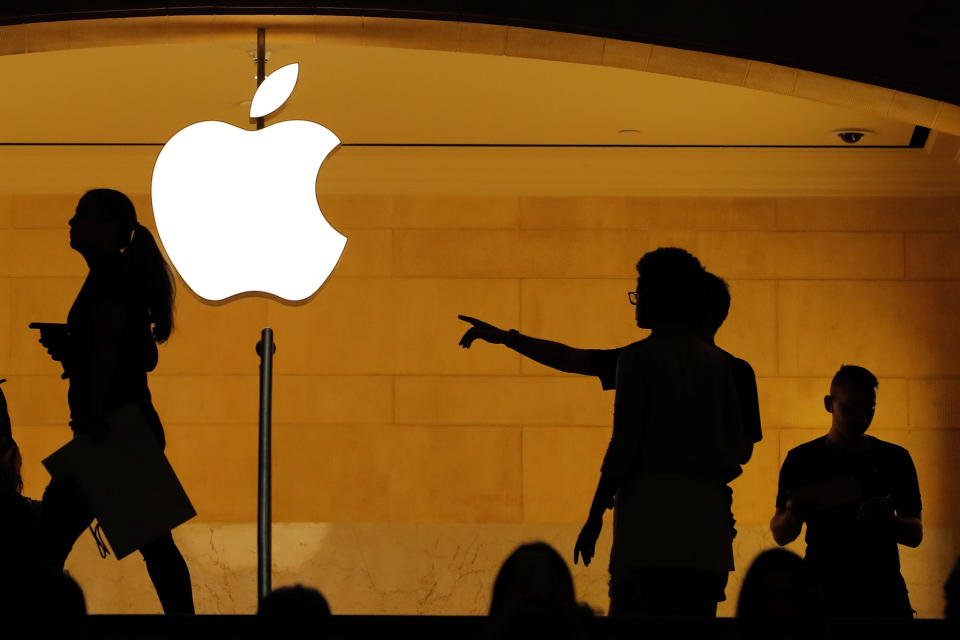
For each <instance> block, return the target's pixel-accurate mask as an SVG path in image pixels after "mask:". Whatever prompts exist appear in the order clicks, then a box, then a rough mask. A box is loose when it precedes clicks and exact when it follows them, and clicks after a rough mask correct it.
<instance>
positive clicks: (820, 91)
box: [794, 70, 895, 116]
mask: <svg viewBox="0 0 960 640" xmlns="http://www.w3.org/2000/svg"><path fill="white" fill-rule="evenodd" d="M894 93H895V92H894V90H893V89H886V88H883V87H878V86H875V85H870V84H865V83H862V82H853V81H851V80H845V79H843V78H837V77H834V76H827V75H823V74H821V73H813V72H812V71H803V70H800V71H798V72H797V84H796V89H795V90H794V95H796V96H797V97H800V98H808V99H810V100H818V101H820V102H826V103H828V104H837V105H842V106H845V107H852V108H854V109H859V110H861V111H868V112H871V113H877V114H880V115H882V116H886V115H887V113H888V111H889V109H890V104H891V102H892V101H893V94H894Z"/></svg>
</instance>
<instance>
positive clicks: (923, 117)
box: [887, 91, 941, 127]
mask: <svg viewBox="0 0 960 640" xmlns="http://www.w3.org/2000/svg"><path fill="white" fill-rule="evenodd" d="M940 104H941V103H940V101H938V100H931V99H930V98H924V97H923V96H917V95H913V94H911V93H904V92H903V91H895V92H894V94H893V101H892V102H891V103H890V111H889V112H888V113H887V116H888V117H890V118H893V119H895V120H900V121H902V122H911V123H914V124H918V125H920V126H923V127H933V125H934V122H935V121H936V119H937V111H938V110H939V108H940Z"/></svg>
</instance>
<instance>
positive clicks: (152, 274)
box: [70, 189, 174, 342]
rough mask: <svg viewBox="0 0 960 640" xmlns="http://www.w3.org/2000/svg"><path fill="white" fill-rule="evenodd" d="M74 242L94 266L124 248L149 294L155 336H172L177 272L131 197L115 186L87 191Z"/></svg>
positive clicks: (72, 226) (80, 205) (73, 224)
mask: <svg viewBox="0 0 960 640" xmlns="http://www.w3.org/2000/svg"><path fill="white" fill-rule="evenodd" d="M70 246H71V247H72V248H74V249H76V250H77V251H78V252H80V254H81V255H82V256H83V257H84V259H85V260H86V261H87V264H89V265H90V266H91V267H92V266H93V265H94V264H95V263H96V262H97V261H98V260H99V259H100V258H102V257H103V256H105V255H108V254H112V253H117V252H121V251H122V252H123V253H124V254H125V255H126V256H128V257H129V258H130V261H131V263H132V264H133V266H134V269H136V274H137V280H138V284H140V285H141V286H142V287H143V292H144V293H145V294H146V299H147V303H148V305H149V307H150V321H151V324H152V325H153V336H154V338H155V339H156V341H157V342H165V341H166V340H167V338H169V337H170V332H171V331H172V330H173V299H174V285H173V275H172V273H171V271H170V265H169V264H167V261H166V260H165V259H164V257H163V254H161V253H160V249H159V247H157V242H156V240H154V238H153V234H152V233H150V230H149V229H147V228H146V227H144V226H143V225H142V224H140V223H139V222H137V212H136V209H135V208H134V206H133V203H132V202H130V198H128V197H127V196H126V195H124V194H123V193H120V192H119V191H115V190H113V189H93V190H91V191H87V192H86V193H85V194H83V196H82V197H81V198H80V201H79V202H78V203H77V210H76V213H75V214H74V216H73V217H72V218H71V219H70Z"/></svg>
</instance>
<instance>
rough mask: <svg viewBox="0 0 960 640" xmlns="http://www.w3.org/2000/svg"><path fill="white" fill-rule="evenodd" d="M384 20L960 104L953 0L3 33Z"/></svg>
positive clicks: (425, 5)
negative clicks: (653, 49)
mask: <svg viewBox="0 0 960 640" xmlns="http://www.w3.org/2000/svg"><path fill="white" fill-rule="evenodd" d="M230 13H233V14H237V13H256V14H278V13H279V14H304V15H306V14H323V15H354V16H381V17H383V16H386V17H399V18H420V19H424V18H426V19H435V20H449V21H464V22H476V23H486V24H497V25H513V26H522V27H531V28H538V29H546V30H552V31H558V32H567V33H579V34H586V35H593V36H602V37H609V38H617V39H621V40H626V41H634V42H644V43H652V44H658V45H663V46H669V47H676V48H681V49H689V50H695V51H705V52H711V53H717V54H723V55H728V56H735V57H739V58H747V59H751V60H757V61H762V62H768V63H774V64H778V65H783V66H787V67H792V68H798V69H805V70H810V71H815V72H818V73H823V74H827V75H830V76H835V77H839V78H847V79H852V80H857V81H860V82H865V83H868V84H872V85H876V86H881V87H887V88H891V89H896V90H899V91H904V92H907V93H912V94H916V95H921V96H925V97H927V98H931V99H935V100H943V101H945V102H949V103H953V104H960V84H958V83H957V82H956V78H957V77H958V75H960V38H958V37H957V25H958V24H960V3H957V2H955V1H954V0H911V1H910V2H867V1H866V0H848V1H845V2H836V1H835V0H804V1H803V2H769V1H762V0H745V1H741V2H736V3H733V2H714V1H712V0H672V1H671V2H662V1H659V0H595V1H592V2H547V1H539V0H528V1H526V2H502V1H495V2H489V1H483V2H480V1H477V0H408V1H402V2H397V1H392V2H383V1H380V2H377V1H364V0H346V1H344V0H325V2H322V3H318V2H311V1H309V0H282V1H277V2H270V1H269V0H250V1H244V0H205V1H204V2H198V1H197V0H166V1H164V2H155V1H150V2H147V1H145V0H85V1H84V2H76V1H74V0H22V1H13V2H10V1H8V2H4V3H2V5H0V25H3V24H18V23H27V22H39V21H51V20H73V19H85V18H103V17H131V16H147V15H190V14H230Z"/></svg>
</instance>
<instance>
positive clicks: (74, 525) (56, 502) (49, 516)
mask: <svg viewBox="0 0 960 640" xmlns="http://www.w3.org/2000/svg"><path fill="white" fill-rule="evenodd" d="M91 522H93V511H92V510H91V509H90V505H89V504H87V500H86V498H84V497H83V493H81V491H80V487H79V486H78V485H77V483H76V481H75V480H74V479H73V478H71V477H67V478H54V479H53V480H51V481H50V484H49V485H47V488H46V489H45V490H44V492H43V502H42V503H41V507H40V545H41V547H40V548H41V554H42V555H43V563H44V564H46V565H48V566H50V567H53V568H55V569H60V570H62V569H63V565H64V564H65V563H66V561H67V556H69V555H70V550H71V549H73V544H74V543H75V542H76V541H77V538H79V537H80V536H81V535H82V534H83V532H84V531H86V529H87V527H89V526H90V523H91Z"/></svg>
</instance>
